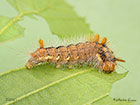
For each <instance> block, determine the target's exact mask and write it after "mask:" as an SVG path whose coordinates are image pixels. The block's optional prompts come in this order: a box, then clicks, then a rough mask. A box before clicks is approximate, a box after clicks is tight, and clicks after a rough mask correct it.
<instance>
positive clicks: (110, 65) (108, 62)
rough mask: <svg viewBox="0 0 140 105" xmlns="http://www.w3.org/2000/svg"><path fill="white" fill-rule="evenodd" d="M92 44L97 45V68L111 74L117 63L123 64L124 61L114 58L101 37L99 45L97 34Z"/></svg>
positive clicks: (105, 40) (105, 39)
mask: <svg viewBox="0 0 140 105" xmlns="http://www.w3.org/2000/svg"><path fill="white" fill-rule="evenodd" d="M94 42H96V43H97V45H96V47H98V49H99V50H98V52H97V54H96V57H97V61H98V64H99V66H98V67H99V68H100V69H101V70H102V71H104V72H105V73H111V72H113V71H114V70H115V67H116V65H117V61H120V62H125V60H122V59H119V58H116V57H115V56H114V54H113V51H112V50H111V49H110V48H108V47H107V46H106V42H107V38H105V37H103V39H102V41H101V43H99V35H98V34H97V35H96V36H95V38H94Z"/></svg>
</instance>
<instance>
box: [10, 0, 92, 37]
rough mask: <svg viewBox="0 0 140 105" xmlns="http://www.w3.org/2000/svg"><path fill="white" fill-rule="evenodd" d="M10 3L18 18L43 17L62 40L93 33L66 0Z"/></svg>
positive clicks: (26, 0)
mask: <svg viewBox="0 0 140 105" xmlns="http://www.w3.org/2000/svg"><path fill="white" fill-rule="evenodd" d="M8 1H9V3H10V4H11V5H12V6H13V7H14V8H15V9H16V10H17V11H18V13H19V15H18V16H17V17H18V18H22V17H23V16H32V15H33V14H36V15H38V16H41V17H43V18H44V19H45V20H46V21H47V22H48V23H49V26H50V29H51V32H52V33H54V34H56V35H58V36H59V37H61V38H67V37H71V35H78V36H79V35H80V36H81V35H84V34H89V33H93V32H91V31H90V29H89V25H88V24H86V23H85V20H84V18H81V17H79V16H78V15H77V14H76V13H75V12H74V11H73V9H72V7H71V6H70V5H68V4H67V3H66V2H64V0H42V1H41V2H40V0H34V2H32V1H31V0H30V1H29V0H18V1H17V0H8Z"/></svg>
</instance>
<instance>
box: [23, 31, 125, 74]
mask: <svg viewBox="0 0 140 105" xmlns="http://www.w3.org/2000/svg"><path fill="white" fill-rule="evenodd" d="M106 42H107V38H105V37H103V39H102V41H101V43H100V42H99V35H98V34H96V36H95V38H94V39H92V37H90V38H89V41H87V42H85V43H78V44H76V45H73V44H70V45H68V46H58V47H47V48H44V42H43V40H39V44H40V48H38V49H37V50H36V51H35V52H33V53H31V58H30V59H29V60H28V62H27V64H26V67H27V68H28V69H30V68H32V67H34V66H36V65H37V64H39V63H44V62H49V63H53V64H57V66H56V68H60V67H61V65H65V64H68V65H69V68H70V69H72V68H73V65H74V64H79V65H81V64H84V63H86V64H88V65H91V66H94V67H97V68H99V69H100V70H102V71H104V72H105V73H111V72H113V71H114V70H115V66H116V65H117V63H116V61H120V62H125V61H124V60H122V59H119V58H116V57H115V56H114V54H113V51H112V50H111V49H110V48H108V47H107V46H106Z"/></svg>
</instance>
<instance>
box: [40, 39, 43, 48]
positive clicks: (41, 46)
mask: <svg viewBox="0 0 140 105" xmlns="http://www.w3.org/2000/svg"><path fill="white" fill-rule="evenodd" d="M39 45H40V48H44V41H43V40H42V39H40V40H39Z"/></svg>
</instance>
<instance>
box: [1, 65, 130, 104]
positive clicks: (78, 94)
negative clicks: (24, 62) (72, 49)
mask: <svg viewBox="0 0 140 105" xmlns="http://www.w3.org/2000/svg"><path fill="white" fill-rule="evenodd" d="M125 75H126V74H116V73H115V72H114V73H112V74H105V73H102V72H98V71H97V70H95V69H93V70H92V69H91V68H87V67H83V68H81V69H74V70H68V69H65V70H62V69H55V67H53V66H52V65H41V66H38V67H35V68H33V69H31V70H27V69H24V68H23V69H19V70H14V71H9V72H7V73H3V74H1V75H0V84H1V86H0V99H1V100H0V104H6V105H10V104H12V105H13V104H14V105H23V104H24V105H28V104H30V105H31V104H32V105H38V104H40V105H46V104H48V105H69V104H71V105H82V104H91V103H93V104H94V103H95V104H96V103H102V104H100V105H105V104H104V102H102V100H104V101H105V102H108V103H110V102H111V103H116V102H114V101H113V100H112V99H110V98H109V96H108V94H109V91H110V89H111V87H112V83H114V82H115V81H117V80H119V79H121V78H123V77H124V76H125ZM117 103H119V105H123V104H121V103H125V104H126V103H128V102H117ZM128 104H130V105H131V103H128Z"/></svg>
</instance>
